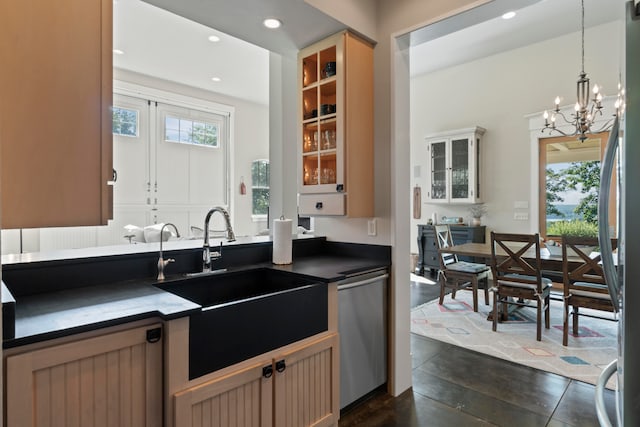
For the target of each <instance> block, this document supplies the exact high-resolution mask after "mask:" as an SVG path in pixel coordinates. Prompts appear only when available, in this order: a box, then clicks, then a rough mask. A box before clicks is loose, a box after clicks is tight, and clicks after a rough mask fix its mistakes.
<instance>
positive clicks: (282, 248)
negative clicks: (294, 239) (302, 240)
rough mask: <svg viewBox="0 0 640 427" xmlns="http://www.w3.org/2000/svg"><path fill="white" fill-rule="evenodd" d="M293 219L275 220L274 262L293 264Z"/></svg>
mask: <svg viewBox="0 0 640 427" xmlns="http://www.w3.org/2000/svg"><path fill="white" fill-rule="evenodd" d="M291 252H292V243H291V220H290V219H275V220H273V263H274V264H291Z"/></svg>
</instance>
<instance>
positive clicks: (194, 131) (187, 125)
mask: <svg viewBox="0 0 640 427" xmlns="http://www.w3.org/2000/svg"><path fill="white" fill-rule="evenodd" d="M219 134H220V129H219V126H218V124H215V123H205V122H198V121H195V120H190V119H185V118H179V117H171V116H167V117H165V121H164V140H165V141H169V142H181V143H184V144H194V145H204V146H207V147H215V148H217V147H218V145H219V140H218V136H219Z"/></svg>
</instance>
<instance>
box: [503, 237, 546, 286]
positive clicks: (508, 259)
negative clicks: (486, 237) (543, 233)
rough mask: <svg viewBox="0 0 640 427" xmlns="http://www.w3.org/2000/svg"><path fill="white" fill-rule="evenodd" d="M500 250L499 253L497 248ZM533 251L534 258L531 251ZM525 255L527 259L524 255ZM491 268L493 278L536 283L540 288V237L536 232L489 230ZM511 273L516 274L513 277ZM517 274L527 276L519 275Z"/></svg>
mask: <svg viewBox="0 0 640 427" xmlns="http://www.w3.org/2000/svg"><path fill="white" fill-rule="evenodd" d="M499 249H500V250H501V252H504V253H500V252H498V250H499ZM532 250H533V251H535V258H532V257H531V251H532ZM525 254H526V255H527V258H528V259H525V258H524V256H525ZM491 268H492V271H493V276H494V280H503V279H505V277H506V276H509V277H508V278H507V279H506V280H509V281H516V282H522V283H528V284H536V285H537V287H538V291H541V289H542V274H541V262H540V238H539V235H538V234H507V233H495V232H491ZM513 275H518V276H516V277H515V278H514V277H513ZM519 276H529V278H526V277H519Z"/></svg>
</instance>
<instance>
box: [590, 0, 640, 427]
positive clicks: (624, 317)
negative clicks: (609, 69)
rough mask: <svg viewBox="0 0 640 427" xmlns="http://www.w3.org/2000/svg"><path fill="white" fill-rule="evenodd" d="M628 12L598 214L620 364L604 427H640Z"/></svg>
mask: <svg viewBox="0 0 640 427" xmlns="http://www.w3.org/2000/svg"><path fill="white" fill-rule="evenodd" d="M625 9H626V10H625V24H624V26H625V29H624V32H625V60H624V63H625V65H624V67H625V73H624V74H625V101H626V110H625V113H624V116H623V118H622V120H621V122H620V126H619V135H616V134H617V133H618V132H617V131H618V127H617V124H616V125H614V129H613V130H612V132H611V137H610V139H609V141H608V145H607V149H606V151H605V158H604V161H603V164H602V175H601V188H600V196H599V203H600V204H599V209H598V211H599V220H598V222H599V224H600V226H601V227H600V228H601V229H600V242H601V245H600V247H601V250H602V253H603V261H604V263H605V272H606V276H607V284H608V285H609V288H610V291H611V294H612V296H613V297H612V299H613V300H614V303H616V304H617V306H618V309H619V316H620V321H619V323H618V325H619V326H618V328H619V329H618V359H617V363H616V361H614V362H613V363H612V364H611V365H610V366H609V367H608V368H607V369H605V371H604V372H603V375H602V376H601V378H600V381H599V383H598V387H597V393H596V406H597V411H598V418H599V421H600V424H601V425H602V426H608V425H617V426H640V363H639V362H640V0H633V1H627V2H626V4H625ZM617 145H619V146H618V147H616V146H617ZM616 154H617V156H616ZM613 169H617V173H618V194H619V197H618V200H619V204H618V216H619V218H618V220H619V222H618V223H619V230H618V248H619V249H618V254H617V267H616V266H615V265H613V264H614V263H613V262H612V260H613V259H614V258H613V256H607V254H606V253H605V251H607V250H608V251H610V248H609V247H608V246H607V245H603V244H602V243H603V242H607V241H608V238H609V234H608V233H609V230H608V228H609V227H608V221H606V212H605V211H606V209H605V203H606V199H605V194H606V192H607V189H605V188H604V186H605V185H606V182H607V181H609V182H610V177H611V172H612V171H613ZM603 220H604V221H603ZM609 255H611V254H610V252H609ZM609 261H611V262H609ZM611 374H613V375H617V379H618V388H617V393H616V418H617V419H615V420H609V419H608V417H607V415H606V412H605V411H604V403H603V398H602V393H603V389H604V384H605V383H606V380H607V379H608V377H609V376H610V375H611Z"/></svg>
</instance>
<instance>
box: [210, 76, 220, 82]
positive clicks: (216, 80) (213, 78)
mask: <svg viewBox="0 0 640 427" xmlns="http://www.w3.org/2000/svg"><path fill="white" fill-rule="evenodd" d="M211 80H213V81H214V82H219V81H221V80H222V79H221V78H220V77H211Z"/></svg>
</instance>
